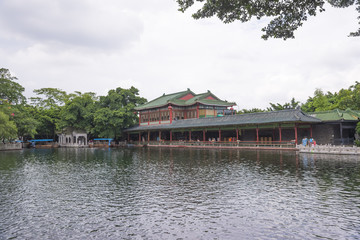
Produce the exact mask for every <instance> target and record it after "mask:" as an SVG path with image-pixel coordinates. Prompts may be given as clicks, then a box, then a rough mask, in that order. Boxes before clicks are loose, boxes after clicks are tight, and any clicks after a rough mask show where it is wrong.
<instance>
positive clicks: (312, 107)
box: [0, 68, 360, 142]
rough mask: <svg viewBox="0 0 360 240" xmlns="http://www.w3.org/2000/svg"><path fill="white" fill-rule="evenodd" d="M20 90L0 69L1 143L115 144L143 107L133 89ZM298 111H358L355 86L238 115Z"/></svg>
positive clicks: (359, 97)
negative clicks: (67, 132) (62, 136)
mask: <svg viewBox="0 0 360 240" xmlns="http://www.w3.org/2000/svg"><path fill="white" fill-rule="evenodd" d="M24 90H25V89H24V87H23V86H21V85H20V84H19V83H17V78H16V77H15V76H12V75H11V73H10V71H9V70H8V69H5V68H1V69H0V140H1V141H3V142H5V141H11V140H14V139H18V138H19V139H26V138H34V137H37V138H53V139H54V138H55V136H56V134H57V133H59V132H61V131H62V130H63V129H64V128H66V127H73V128H77V129H83V130H86V131H87V133H88V134H89V135H90V138H91V137H107V138H115V139H120V138H121V136H122V131H123V129H125V128H128V127H130V126H133V125H135V124H137V123H138V117H137V114H135V113H134V108H135V107H136V106H138V105H141V104H143V103H145V102H146V99H145V98H142V97H140V96H139V90H138V89H137V88H135V87H131V88H129V89H123V88H120V87H119V88H116V89H113V90H110V91H109V92H108V94H107V95H106V96H96V94H95V93H91V92H88V93H81V92H74V93H70V94H68V93H66V92H65V91H63V90H61V89H58V88H41V89H36V90H34V94H35V95H36V97H31V98H29V99H26V98H25V96H24V95H23V92H24ZM296 107H301V109H302V110H303V111H305V112H315V111H325V110H332V109H336V108H339V109H344V110H345V109H347V108H350V109H353V110H360V83H359V82H355V85H352V86H350V87H349V88H348V89H341V90H339V92H335V93H331V92H327V93H326V94H324V93H323V91H322V90H321V89H316V90H315V92H314V96H313V97H309V98H308V100H307V101H306V102H305V103H303V104H301V103H300V102H299V101H296V100H295V98H292V99H291V101H290V102H289V103H284V104H280V103H276V104H274V103H270V107H269V108H267V109H258V108H254V109H242V110H241V111H239V112H238V114H243V113H251V112H264V111H274V110H283V109H293V108H296Z"/></svg>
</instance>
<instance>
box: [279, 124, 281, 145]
mask: <svg viewBox="0 0 360 240" xmlns="http://www.w3.org/2000/svg"><path fill="white" fill-rule="evenodd" d="M279 141H280V142H281V141H282V140H281V125H279Z"/></svg>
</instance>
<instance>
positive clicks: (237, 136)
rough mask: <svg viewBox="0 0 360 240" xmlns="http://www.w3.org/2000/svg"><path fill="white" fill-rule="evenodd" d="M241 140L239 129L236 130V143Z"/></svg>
mask: <svg viewBox="0 0 360 240" xmlns="http://www.w3.org/2000/svg"><path fill="white" fill-rule="evenodd" d="M238 140H239V129H236V141H238Z"/></svg>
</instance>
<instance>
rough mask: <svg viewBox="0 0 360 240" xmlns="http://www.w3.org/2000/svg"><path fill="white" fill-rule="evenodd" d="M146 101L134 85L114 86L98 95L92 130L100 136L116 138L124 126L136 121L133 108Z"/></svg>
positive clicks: (126, 126)
mask: <svg viewBox="0 0 360 240" xmlns="http://www.w3.org/2000/svg"><path fill="white" fill-rule="evenodd" d="M145 102H146V99H145V98H142V97H140V96H139V90H138V89H137V88H135V87H131V88H129V89H123V88H120V87H119V88H116V89H115V90H110V91H109V92H108V95H107V96H102V97H100V101H99V108H98V110H97V111H96V112H95V114H94V124H95V128H94V131H95V132H96V134H97V135H98V136H100V137H112V138H118V137H119V136H120V135H121V134H122V130H123V129H124V128H128V127H130V126H132V125H134V124H135V123H136V122H137V121H138V117H137V115H136V114H135V113H134V108H135V107H136V106H138V105H140V104H143V103H145Z"/></svg>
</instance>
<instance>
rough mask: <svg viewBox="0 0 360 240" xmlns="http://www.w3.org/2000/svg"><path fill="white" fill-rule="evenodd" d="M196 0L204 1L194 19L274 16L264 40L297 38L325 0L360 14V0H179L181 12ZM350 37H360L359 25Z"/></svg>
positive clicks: (243, 19) (322, 9)
mask: <svg viewBox="0 0 360 240" xmlns="http://www.w3.org/2000/svg"><path fill="white" fill-rule="evenodd" d="M195 2H198V3H199V4H200V3H201V4H202V7H200V9H198V10H197V11H196V13H194V14H193V15H192V16H193V18H195V19H200V18H208V17H213V16H217V17H218V18H219V19H220V20H221V21H223V22H224V23H230V22H233V21H241V22H248V21H250V20H251V19H253V18H256V19H258V20H259V19H261V18H270V19H272V20H271V21H270V23H269V24H268V26H266V27H264V28H263V29H262V31H263V32H265V34H264V35H263V36H262V38H263V39H265V40H266V39H268V38H269V37H274V38H283V39H284V40H285V39H288V38H294V31H295V30H297V29H298V28H299V27H301V26H302V24H303V23H304V22H305V21H306V20H307V19H308V17H309V16H316V14H317V13H318V12H323V11H325V7H324V6H325V2H327V3H329V5H330V6H332V7H337V8H345V7H349V6H353V5H356V6H357V8H356V9H357V11H358V12H359V13H360V0H327V1H325V0H312V1H309V0H287V1H279V0H255V1H249V0H245V1H244V0H177V3H178V5H179V7H180V9H179V10H180V11H182V12H184V11H186V10H187V9H189V8H190V7H191V6H193V5H194V3H195ZM359 24H360V22H359ZM350 36H360V28H359V29H358V30H357V31H355V32H352V33H350Z"/></svg>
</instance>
